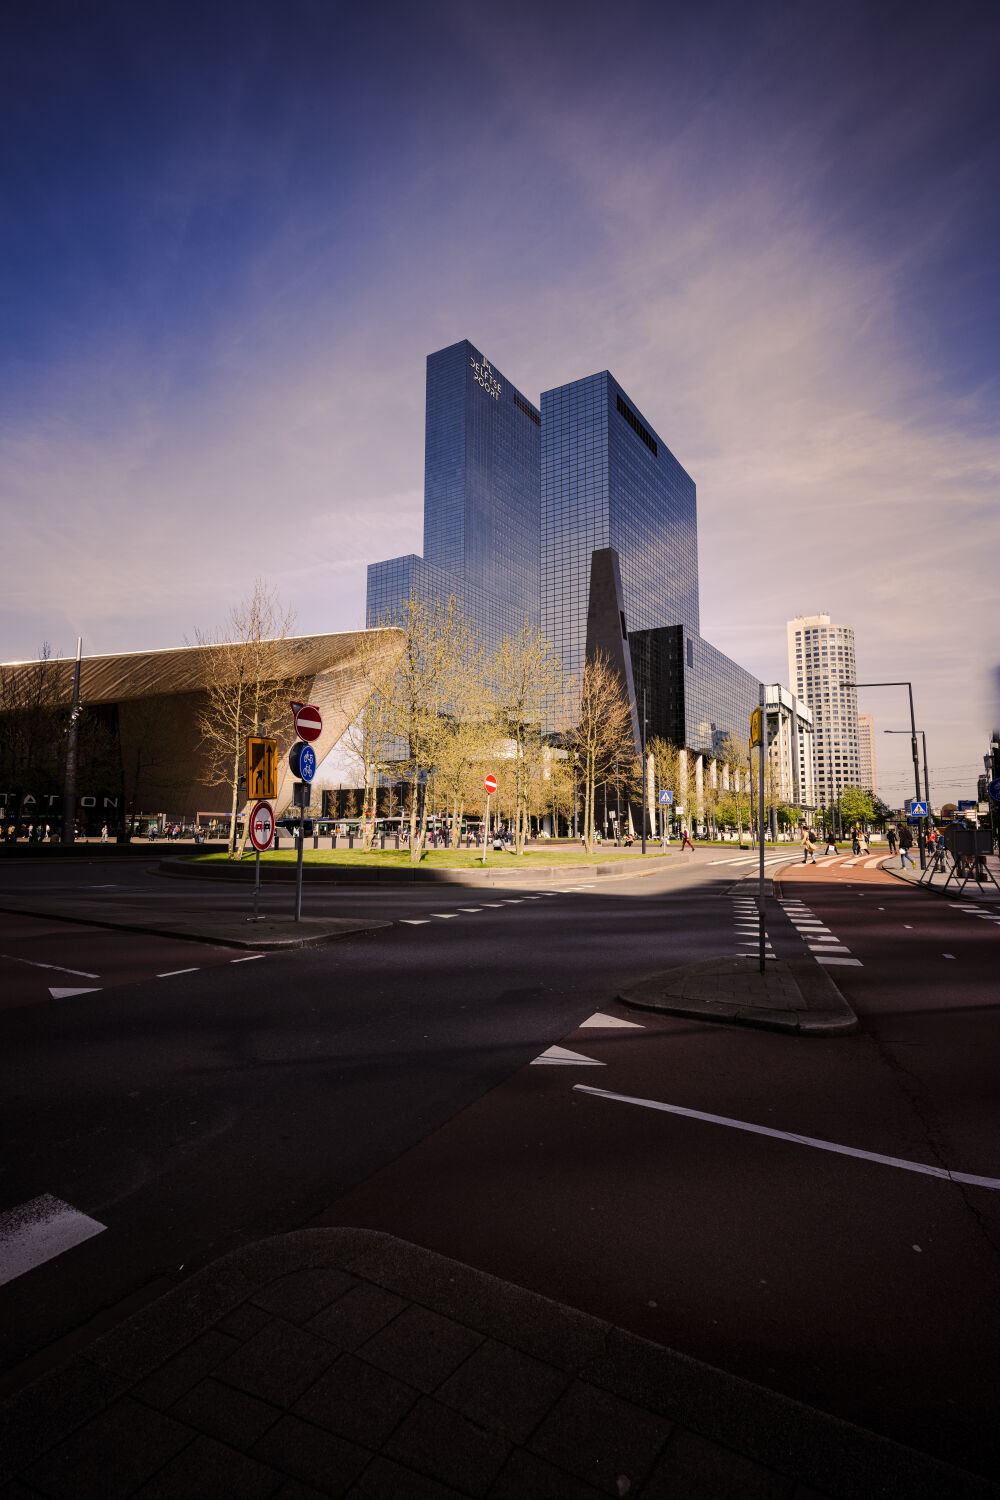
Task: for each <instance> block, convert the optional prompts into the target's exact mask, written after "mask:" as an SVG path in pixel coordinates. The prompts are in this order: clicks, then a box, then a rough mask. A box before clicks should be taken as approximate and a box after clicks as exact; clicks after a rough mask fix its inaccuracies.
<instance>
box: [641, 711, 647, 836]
mask: <svg viewBox="0 0 1000 1500" xmlns="http://www.w3.org/2000/svg"><path fill="white" fill-rule="evenodd" d="M640 738H641V739H642V852H643V854H645V852H646V808H647V807H648V805H649V767H648V766H647V764H646V689H645V688H643V690H642V735H641V736H640Z"/></svg>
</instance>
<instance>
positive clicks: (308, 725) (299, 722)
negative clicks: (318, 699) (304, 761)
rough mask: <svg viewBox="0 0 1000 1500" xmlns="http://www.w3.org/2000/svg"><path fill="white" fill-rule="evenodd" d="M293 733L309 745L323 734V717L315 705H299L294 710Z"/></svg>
mask: <svg viewBox="0 0 1000 1500" xmlns="http://www.w3.org/2000/svg"><path fill="white" fill-rule="evenodd" d="M295 733H296V734H297V735H298V737H299V739H300V740H307V741H308V742H309V744H310V745H311V744H312V743H313V741H314V740H318V739H319V737H320V735H321V734H322V733H323V715H322V714H321V713H320V711H319V709H318V708H317V707H316V705H315V703H300V704H299V706H298V708H296V709H295Z"/></svg>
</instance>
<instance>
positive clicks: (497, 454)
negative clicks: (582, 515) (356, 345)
mask: <svg viewBox="0 0 1000 1500" xmlns="http://www.w3.org/2000/svg"><path fill="white" fill-rule="evenodd" d="M540 464H541V416H540V414H539V411H538V408H537V407H536V406H534V405H533V404H532V403H531V402H530V401H528V400H527V398H526V397H524V396H523V395H522V394H521V392H520V391H518V390H517V389H516V388H515V387H514V386H513V385H511V383H510V381H509V380H508V379H507V377H506V376H505V375H503V374H502V373H501V372H500V371H499V370H498V369H497V368H496V366H495V365H492V364H491V363H490V361H489V360H488V359H487V358H486V357H485V355H483V354H482V353H481V352H480V351H479V350H478V349H476V348H475V347H474V346H473V345H472V344H470V343H469V341H468V339H463V340H462V341H461V342H460V343H457V344H452V345H450V346H449V347H448V348H447V349H439V350H438V351H437V352H436V353H434V354H430V355H428V357H427V408H426V426H425V446H424V552H423V556H422V557H420V556H417V555H416V554H413V553H411V554H409V555H408V556H405V557H394V558H389V559H387V560H386V561H384V562H377V563H372V564H371V565H370V566H369V568H368V598H367V621H368V624H369V626H372V625H379V624H385V623H388V622H391V621H392V620H394V619H396V618H398V615H399V611H400V609H401V607H402V606H403V605H404V604H405V602H406V600H407V599H408V598H409V597H410V594H411V592H412V593H415V594H417V595H418V596H420V597H425V598H426V597H436V598H439V599H447V598H449V597H451V596H454V597H455V598H456V599H458V600H459V601H460V602H461V604H462V606H463V609H464V611H465V614H466V616H467V618H468V619H469V620H470V622H471V623H472V624H474V625H475V626H476V627H477V629H478V630H479V633H480V635H481V637H482V639H483V641H484V643H485V644H486V645H487V646H493V645H496V644H497V643H498V642H499V641H500V640H501V639H502V638H503V636H504V635H505V634H516V633H517V632H519V631H520V630H521V628H522V626H523V625H524V623H525V621H528V622H530V623H532V624H534V625H537V624H538V621H539V472H540Z"/></svg>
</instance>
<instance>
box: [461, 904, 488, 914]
mask: <svg viewBox="0 0 1000 1500" xmlns="http://www.w3.org/2000/svg"><path fill="white" fill-rule="evenodd" d="M458 909H459V911H467V912H468V913H469V914H470V916H471V914H472V913H473V912H475V911H482V909H483V908H482V907H481V906H460V907H459V908H458Z"/></svg>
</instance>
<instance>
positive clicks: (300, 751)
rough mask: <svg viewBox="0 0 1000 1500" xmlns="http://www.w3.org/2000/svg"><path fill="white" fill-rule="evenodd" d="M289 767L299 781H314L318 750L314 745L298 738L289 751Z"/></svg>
mask: <svg viewBox="0 0 1000 1500" xmlns="http://www.w3.org/2000/svg"><path fill="white" fill-rule="evenodd" d="M288 768H289V770H290V771H291V773H292V775H293V776H295V777H297V779H298V780H299V781H312V779H313V777H314V776H315V775H316V751H315V750H314V749H313V747H312V745H307V744H305V743H304V741H302V740H296V741H295V744H294V745H293V746H292V748H291V749H290V750H289V752H288Z"/></svg>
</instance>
